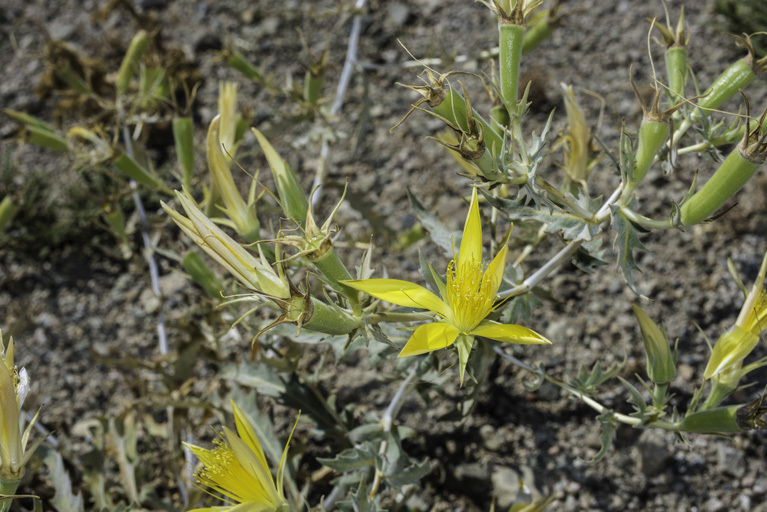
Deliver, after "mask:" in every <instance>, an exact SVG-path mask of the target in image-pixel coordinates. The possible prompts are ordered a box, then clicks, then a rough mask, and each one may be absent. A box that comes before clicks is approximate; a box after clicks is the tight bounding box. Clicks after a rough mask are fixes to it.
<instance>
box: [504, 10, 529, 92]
mask: <svg viewBox="0 0 767 512" xmlns="http://www.w3.org/2000/svg"><path fill="white" fill-rule="evenodd" d="M498 31H499V43H500V55H499V60H498V63H499V69H500V72H499V78H500V85H501V99H502V101H503V103H504V104H506V105H507V106H509V107H511V106H513V105H516V104H517V94H518V90H519V63H520V61H521V59H522V43H523V40H524V37H525V27H524V25H515V24H510V23H503V22H502V23H501V24H500V25H498Z"/></svg>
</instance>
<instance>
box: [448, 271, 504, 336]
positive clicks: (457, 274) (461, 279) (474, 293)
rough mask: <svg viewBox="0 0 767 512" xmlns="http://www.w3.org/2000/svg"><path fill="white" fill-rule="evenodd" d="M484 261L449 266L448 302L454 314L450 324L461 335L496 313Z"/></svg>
mask: <svg viewBox="0 0 767 512" xmlns="http://www.w3.org/2000/svg"><path fill="white" fill-rule="evenodd" d="M484 267H485V265H484V262H483V261H479V262H477V261H474V260H471V261H467V262H463V264H456V261H455V260H453V261H451V262H450V263H449V264H448V266H447V276H446V277H447V286H446V289H447V302H448V304H450V310H451V311H452V313H453V318H452V319H451V320H452V321H451V323H452V324H453V325H455V326H456V327H458V329H459V330H460V331H461V334H468V333H470V332H471V331H472V330H473V329H474V328H475V327H476V326H477V325H479V323H480V322H481V321H482V320H483V319H484V318H485V317H486V316H487V315H488V314H489V313H490V312H491V311H492V310H493V299H494V297H493V293H494V291H495V289H496V288H495V287H494V286H493V283H492V282H491V281H492V276H491V275H490V274H487V273H485V272H484V270H485V269H484Z"/></svg>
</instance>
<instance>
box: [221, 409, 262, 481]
mask: <svg viewBox="0 0 767 512" xmlns="http://www.w3.org/2000/svg"><path fill="white" fill-rule="evenodd" d="M229 403H230V404H232V410H233V411H234V424H235V426H236V427H237V435H238V436H240V439H242V440H243V441H245V443H247V445H248V447H249V448H250V449H251V450H253V453H255V454H256V456H257V457H258V461H259V462H260V463H261V466H263V467H265V468H268V467H269V464H267V462H266V457H265V456H264V450H263V448H261V442H260V441H259V440H258V436H257V435H256V431H255V430H254V429H253V426H252V425H251V424H250V419H249V418H248V417H247V416H246V415H245V413H244V412H242V409H240V407H239V406H238V405H237V404H236V403H234V400H230V401H229Z"/></svg>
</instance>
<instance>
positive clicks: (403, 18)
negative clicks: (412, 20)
mask: <svg viewBox="0 0 767 512" xmlns="http://www.w3.org/2000/svg"><path fill="white" fill-rule="evenodd" d="M388 8H389V9H388V10H389V19H390V20H391V22H392V23H393V24H394V26H395V27H401V26H402V25H404V24H405V22H407V19H408V18H409V17H410V8H409V7H408V6H407V5H405V4H401V3H399V2H394V3H391V4H389V5H388Z"/></svg>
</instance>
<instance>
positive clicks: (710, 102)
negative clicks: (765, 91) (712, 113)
mask: <svg viewBox="0 0 767 512" xmlns="http://www.w3.org/2000/svg"><path fill="white" fill-rule="evenodd" d="M755 78H756V73H755V72H754V68H753V67H751V64H750V63H749V62H748V60H747V59H745V58H743V59H740V60H739V61H737V62H735V63H734V64H732V65H731V66H730V67H729V68H727V69H726V70H725V71H724V72H723V73H722V74H721V75H719V77H718V78H717V79H716V80H714V83H713V84H711V86H710V87H709V88H708V89H706V92H705V96H704V97H703V98H701V99H700V101H699V102H698V105H699V106H700V107H701V108H702V109H704V110H705V109H714V108H718V107H719V106H720V105H721V104H722V103H724V102H725V101H727V100H728V99H730V98H732V97H733V96H735V95H736V94H737V93H738V91H739V90H741V89H745V88H746V86H748V85H749V84H750V83H751V82H753V81H754V79H755Z"/></svg>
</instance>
